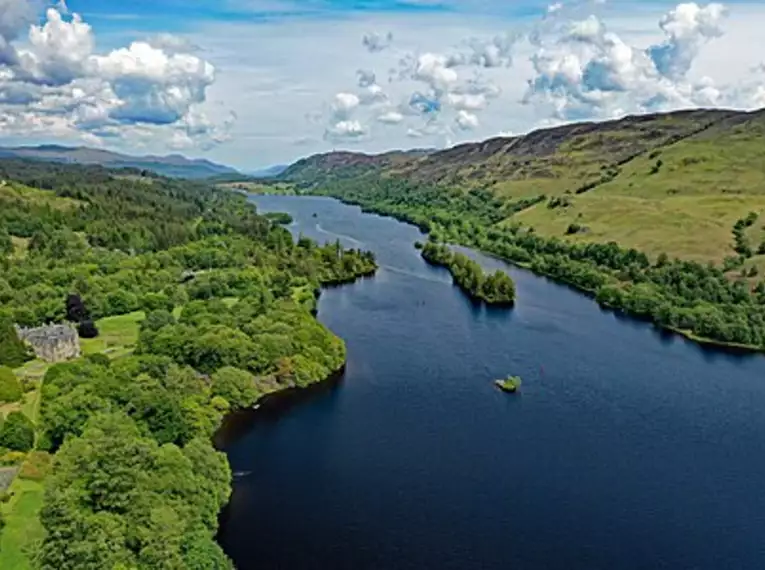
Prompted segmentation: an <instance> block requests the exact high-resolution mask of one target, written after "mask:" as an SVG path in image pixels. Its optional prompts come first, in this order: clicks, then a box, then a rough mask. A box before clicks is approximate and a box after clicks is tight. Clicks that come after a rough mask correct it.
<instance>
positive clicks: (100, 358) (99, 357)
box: [85, 352, 112, 368]
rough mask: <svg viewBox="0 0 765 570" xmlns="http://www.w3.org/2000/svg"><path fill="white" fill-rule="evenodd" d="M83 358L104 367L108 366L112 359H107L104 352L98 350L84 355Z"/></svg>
mask: <svg viewBox="0 0 765 570" xmlns="http://www.w3.org/2000/svg"><path fill="white" fill-rule="evenodd" d="M85 360H87V361H88V362H92V363H93V364H97V365H98V366H103V367H104V368H109V367H110V366H111V365H112V361H111V360H110V359H109V357H108V356H106V355H105V354H101V353H100V352H97V353H96V354H88V355H87V356H86V357H85Z"/></svg>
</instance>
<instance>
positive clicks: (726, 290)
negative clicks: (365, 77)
mask: <svg viewBox="0 0 765 570" xmlns="http://www.w3.org/2000/svg"><path fill="white" fill-rule="evenodd" d="M311 191H312V192H317V193H322V194H326V195H331V196H335V197H338V198H340V199H342V200H345V201H348V202H351V203H355V204H359V205H361V206H362V207H363V208H365V209H368V210H371V211H375V212H378V213H381V214H387V215H393V216H396V217H399V218H401V219H404V220H406V221H409V222H412V223H415V224H417V225H418V226H419V227H421V228H422V229H423V230H425V231H428V232H430V234H431V238H432V239H434V240H435V241H442V242H453V243H458V244H462V245H466V246H469V247H475V248H478V249H481V250H483V251H486V252H489V253H492V254H494V255H497V256H499V257H502V258H504V259H507V260H509V261H512V262H514V263H518V264H521V265H524V266H526V267H529V268H530V269H532V270H534V271H535V272H537V273H539V274H542V275H547V276H550V277H552V278H554V279H556V280H559V281H563V282H565V283H568V284H570V285H572V286H574V287H577V288H579V289H582V290H583V291H586V292H587V293H590V294H592V295H593V296H595V298H596V299H597V300H598V302H600V303H601V304H602V305H604V306H607V307H610V308H613V309H616V310H623V311H625V312H628V313H631V314H634V315H636V316H640V317H642V318H646V319H649V320H651V321H653V322H655V323H656V324H658V325H660V326H663V327H667V328H670V329H675V330H682V331H684V332H686V333H689V334H691V335H692V336H696V337H699V338H703V339H707V340H711V341H715V342H719V343H729V344H740V345H746V346H749V347H753V348H757V349H765V283H763V282H760V283H759V284H757V285H756V286H755V287H754V288H752V287H751V286H750V284H749V283H748V282H747V281H746V280H744V279H743V278H731V277H730V276H729V275H727V274H726V271H725V270H724V268H721V267H718V266H714V265H711V264H709V265H704V264H700V263H696V262H691V261H683V260H678V259H673V260H670V259H669V258H668V257H667V256H666V255H661V256H659V257H658V258H657V259H656V260H654V261H652V260H649V258H648V256H646V255H645V254H644V253H642V252H639V251H636V250H635V249H628V248H622V247H620V246H619V245H618V244H616V243H614V242H610V243H601V244H599V243H590V244H584V243H572V242H569V241H566V240H563V239H558V238H546V237H543V236H540V235H537V234H536V233H535V232H534V231H533V230H532V229H530V228H522V227H521V226H520V225H515V226H508V225H507V224H505V223H503V224H502V225H501V226H500V225H498V224H497V222H498V221H500V220H506V219H507V218H508V215H507V214H508V209H511V204H512V203H511V202H507V203H504V204H497V203H496V201H495V200H496V199H494V198H490V197H488V196H483V194H479V196H480V198H477V197H476V195H475V193H472V194H471V193H465V192H462V191H456V190H454V191H450V190H448V189H443V188H435V187H425V186H423V185H416V184H413V183H411V182H407V181H405V180H401V179H386V180H379V181H377V180H374V179H372V177H371V176H370V177H366V178H364V179H363V180H362V181H359V180H342V181H330V182H326V183H323V184H322V185H321V186H319V187H317V188H313V189H312V190H311ZM431 197H433V200H434V202H433V203H434V206H433V207H430V206H429V204H428V200H429V199H430V198H431ZM755 219H756V215H754V214H751V215H749V216H748V217H747V218H745V219H744V220H742V221H741V222H740V223H739V224H737V231H736V235H737V246H742V249H745V248H743V246H746V245H747V244H746V243H744V240H743V236H744V234H743V230H744V229H745V228H746V227H748V225H751V224H752V223H753V222H754V221H755ZM738 236H741V239H738ZM744 253H748V251H747V250H745V251H744Z"/></svg>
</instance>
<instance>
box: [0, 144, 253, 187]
mask: <svg viewBox="0 0 765 570" xmlns="http://www.w3.org/2000/svg"><path fill="white" fill-rule="evenodd" d="M0 158H22V159H31V160H43V161H49V162H64V163H75V164H98V165H101V166H105V167H108V168H137V169H139V170H150V171H152V172H154V173H156V174H160V175H162V176H170V177H173V178H198V179H201V178H209V177H211V176H218V175H237V174H239V173H238V171H237V170H235V169H233V168H230V167H228V166H223V165H221V164H216V163H214V162H210V161H209V160H204V159H190V158H186V157H185V156H181V155H179V154H172V155H168V156H130V155H126V154H119V153H116V152H112V151H108V150H101V149H94V148H88V147H65V146H58V145H43V146H34V147H15V148H7V147H6V148H2V147H0Z"/></svg>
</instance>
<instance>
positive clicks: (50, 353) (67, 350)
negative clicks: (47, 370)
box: [16, 325, 80, 362]
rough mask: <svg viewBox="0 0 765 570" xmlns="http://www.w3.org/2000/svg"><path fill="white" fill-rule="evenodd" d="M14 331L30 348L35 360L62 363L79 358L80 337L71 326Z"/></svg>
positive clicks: (17, 329) (51, 326)
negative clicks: (35, 357)
mask: <svg viewBox="0 0 765 570" xmlns="http://www.w3.org/2000/svg"><path fill="white" fill-rule="evenodd" d="M16 331H17V332H18V335H19V338H20V339H21V340H23V341H25V342H27V343H28V344H29V345H30V346H31V347H32V349H33V350H34V351H35V354H36V355H37V358H40V359H42V360H45V361H46V362H63V361H65V360H70V359H72V358H79V356H80V337H79V336H78V335H77V331H76V330H75V329H74V327H72V326H71V325H48V326H44V327H38V328H32V329H24V328H21V327H16Z"/></svg>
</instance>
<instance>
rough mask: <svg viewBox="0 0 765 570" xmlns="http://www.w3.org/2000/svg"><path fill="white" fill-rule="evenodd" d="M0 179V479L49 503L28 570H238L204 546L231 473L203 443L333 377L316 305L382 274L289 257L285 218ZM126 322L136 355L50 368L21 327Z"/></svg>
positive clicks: (133, 190)
mask: <svg viewBox="0 0 765 570" xmlns="http://www.w3.org/2000/svg"><path fill="white" fill-rule="evenodd" d="M0 179H2V180H3V183H2V186H0V270H1V271H0V398H2V401H0V405H2V406H3V407H2V408H0V415H5V416H6V417H5V419H4V421H3V423H2V427H0V463H1V464H2V465H3V466H9V467H17V468H18V478H19V479H20V480H22V481H27V480H28V481H39V482H41V483H42V487H43V489H44V496H43V500H42V507H41V509H40V510H39V513H34V515H35V516H37V517H39V525H40V527H41V529H42V530H41V534H40V537H39V540H37V541H36V542H35V543H33V544H30V545H28V547H29V548H28V550H27V552H26V553H25V554H26V555H27V557H28V560H27V561H26V563H25V565H24V566H22V567H24V568H26V567H34V568H40V569H51V570H52V569H56V570H66V569H72V570H74V569H78V570H81V569H94V570H95V569H103V568H125V569H127V568H159V567H162V568H178V569H199V570H202V569H216V568H220V569H223V568H231V562H230V561H229V560H228V558H227V557H226V556H225V554H224V553H223V551H222V550H221V549H220V547H219V546H218V545H217V543H216V542H215V539H214V537H215V534H216V530H217V525H218V519H217V516H218V513H219V511H220V509H221V508H222V506H223V505H225V504H226V502H227V500H228V497H229V494H230V485H231V473H230V471H229V467H228V463H227V461H226V458H225V456H224V455H223V454H222V453H219V452H217V451H215V449H214V448H213V445H212V443H211V437H212V435H213V433H214V432H215V430H216V429H217V427H218V426H219V425H220V422H221V421H222V418H223V417H224V415H225V414H226V413H228V412H229V411H230V410H235V409H239V408H245V407H249V406H252V405H253V404H254V403H255V402H256V401H257V400H258V399H259V398H260V397H262V396H263V395H265V394H269V393H272V392H275V391H279V390H283V389H286V388H291V387H302V386H307V385H309V384H311V383H314V382H319V381H322V380H324V379H326V378H327V377H329V376H330V375H332V374H333V373H334V372H335V371H337V370H338V369H340V368H342V366H343V365H344V362H345V345H344V343H343V341H342V340H341V339H339V338H337V337H335V336H334V335H333V334H332V333H331V332H330V331H328V330H327V329H326V328H325V327H323V326H322V325H321V324H320V323H319V322H318V321H317V320H316V319H315V318H314V313H315V308H316V300H317V298H318V295H319V294H320V290H321V286H322V285H329V284H338V283H345V282H349V281H353V280H355V279H357V278H359V277H362V276H365V275H370V274H372V273H374V271H375V270H376V262H375V258H374V255H373V254H371V253H369V252H363V251H358V250H344V249H343V248H341V246H340V245H339V243H335V244H329V245H325V246H320V245H318V244H316V243H314V242H312V241H311V240H309V239H306V238H302V237H301V238H299V239H297V240H296V239H293V237H292V236H291V234H290V233H289V232H288V231H287V230H286V229H284V228H283V227H281V224H284V223H289V220H288V219H287V218H286V217H284V216H271V217H264V216H260V215H258V214H257V212H256V211H255V208H254V206H252V205H251V204H249V203H248V202H247V201H246V198H245V197H244V196H242V195H239V194H237V193H233V192H227V191H223V190H216V189H214V188H211V187H208V186H206V185H204V184H201V183H196V182H189V181H179V180H170V179H166V178H162V177H159V176H155V175H151V174H149V173H146V172H141V171H125V170H120V171H118V172H112V171H109V170H106V169H103V168H100V167H83V166H71V165H57V164H45V163H34V162H24V161H15V160H9V161H0ZM126 314H127V315H141V318H140V320H139V325H138V326H139V330H138V334H137V339H135V342H134V345H129V346H124V347H120V348H122V349H123V350H120V351H115V352H111V351H109V350H107V351H106V353H104V352H95V353H93V352H89V351H86V356H84V357H83V358H80V359H78V360H74V361H70V362H65V363H59V364H53V365H50V366H47V365H44V363H37V364H36V363H34V362H30V361H31V359H32V358H33V355H32V354H31V352H30V351H29V350H28V348H27V347H26V346H25V345H24V344H23V343H21V342H20V341H19V339H18V337H17V335H16V329H15V328H14V325H20V326H37V325H43V324H46V323H59V322H72V323H73V324H75V325H78V327H79V330H80V336H81V338H86V337H90V336H98V335H99V330H98V324H99V322H103V321H101V319H104V318H105V317H112V316H115V315H126ZM84 333H87V334H84ZM25 362H27V365H25V364H24V363H25ZM28 365H37V366H38V367H40V368H41V369H42V371H43V373H42V375H41V379H40V380H36V381H35V380H30V379H29V378H28V377H27V376H25V375H23V374H21V372H20V371H22V370H24V369H25V368H26V367H27V366H28ZM12 369H16V372H17V373H16V374H14V372H13V370H12ZM33 393H39V396H40V400H39V409H34V406H33V407H32V408H31V411H30V410H27V409H26V404H25V402H27V401H28V398H27V396H28V395H29V394H33ZM29 401H32V400H29ZM3 410H6V411H8V410H10V411H8V413H3ZM13 489H14V486H13V485H11V487H10V491H9V493H10V494H9V493H8V492H7V493H6V494H5V496H4V499H3V501H7V500H8V499H9V498H10V495H11V494H12V493H13ZM3 512H7V511H2V510H0V514H2V513H3ZM12 514H13V513H12ZM14 516H15V515H14ZM11 522H13V521H12V520H10V518H9V520H7V521H6V523H7V525H6V528H5V529H4V530H0V533H3V532H8V531H9V529H10V527H11ZM2 526H3V525H2V517H0V529H2ZM0 536H1V535H0ZM2 560H3V559H2V555H0V561H2ZM0 565H3V564H0Z"/></svg>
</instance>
